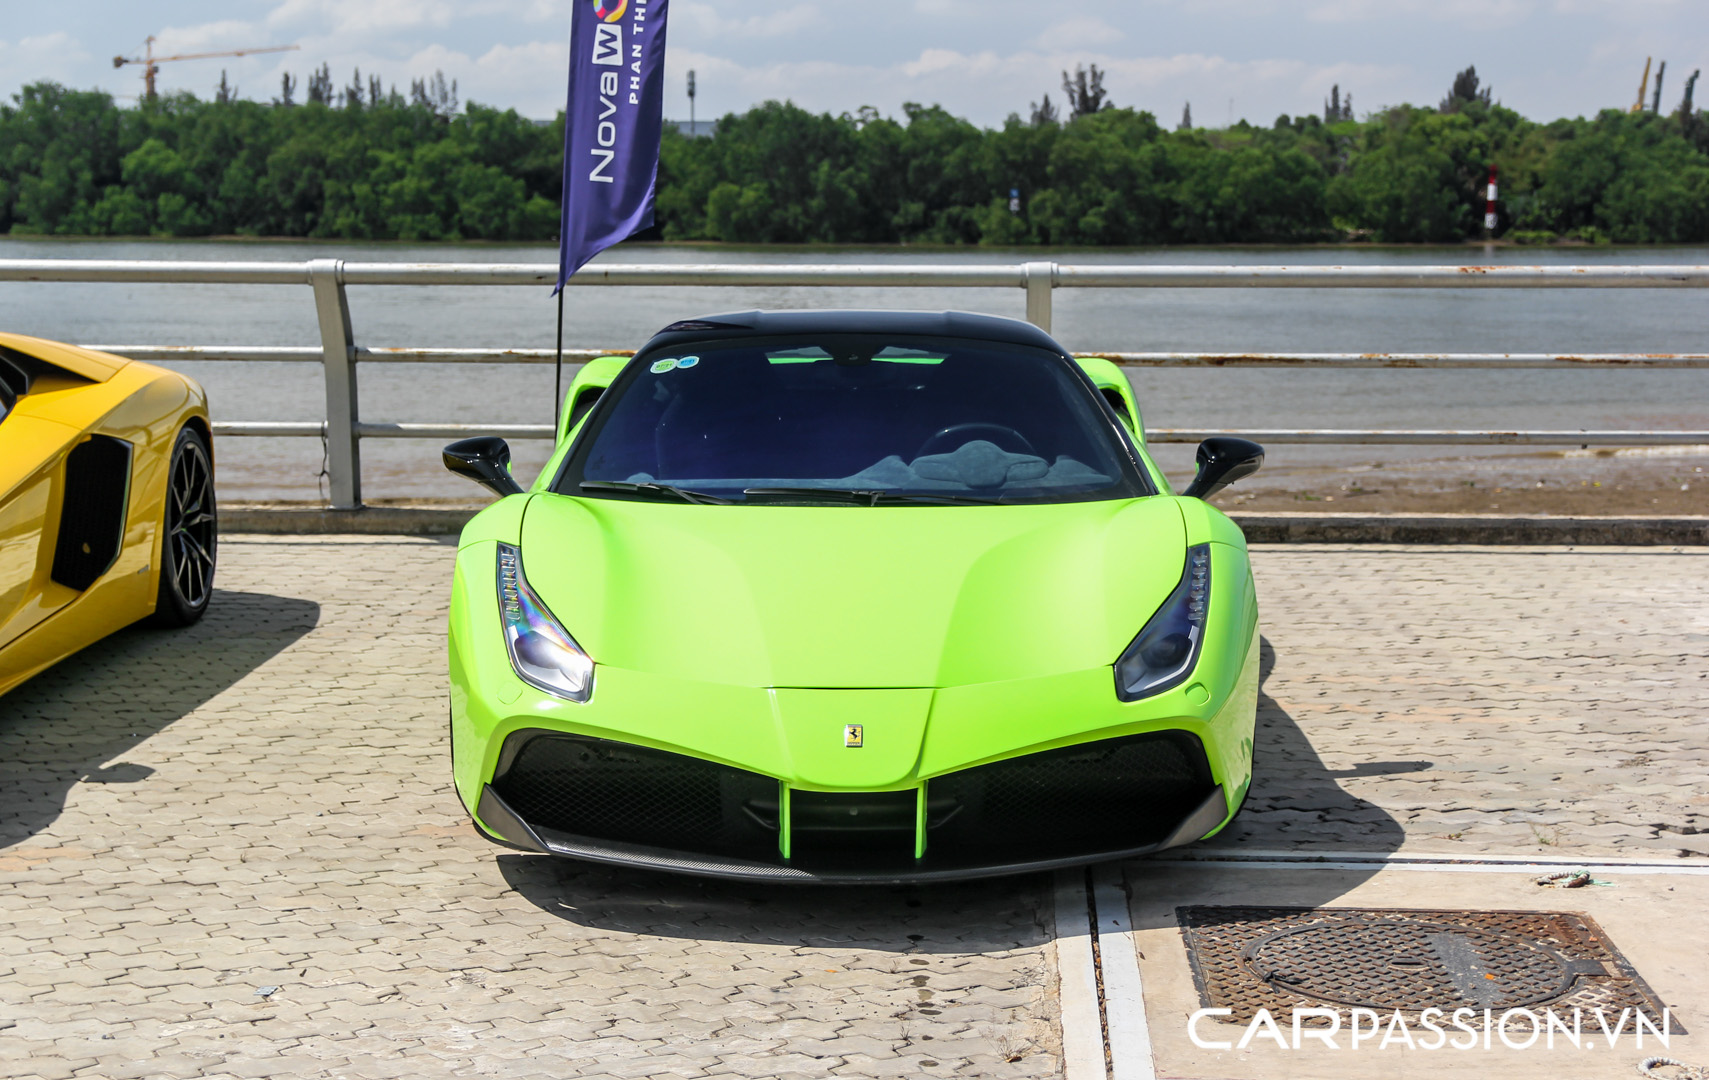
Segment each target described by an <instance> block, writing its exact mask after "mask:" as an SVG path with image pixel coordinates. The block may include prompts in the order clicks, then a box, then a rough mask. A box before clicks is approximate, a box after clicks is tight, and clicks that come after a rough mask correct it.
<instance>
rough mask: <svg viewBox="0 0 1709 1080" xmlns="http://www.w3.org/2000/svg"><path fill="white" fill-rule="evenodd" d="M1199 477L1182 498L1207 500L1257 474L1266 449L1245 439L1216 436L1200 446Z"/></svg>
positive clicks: (1183, 493) (1262, 462)
mask: <svg viewBox="0 0 1709 1080" xmlns="http://www.w3.org/2000/svg"><path fill="white" fill-rule="evenodd" d="M1198 459H1199V474H1198V475H1197V476H1195V477H1193V482H1192V483H1190V484H1188V485H1187V490H1185V491H1183V492H1181V494H1182V495H1185V496H1187V497H1188V498H1192V499H1208V498H1210V497H1211V496H1212V495H1215V494H1216V493H1217V492H1219V491H1221V490H1222V489H1223V488H1225V487H1227V486H1228V485H1230V484H1232V483H1234V482H1235V481H1236V480H1241V479H1244V478H1246V477H1248V476H1251V475H1252V474H1253V473H1255V472H1257V471H1258V467H1259V466H1261V465H1263V464H1264V448H1263V447H1262V446H1259V445H1258V444H1257V443H1255V442H1250V441H1248V440H1246V439H1236V438H1234V437H1233V436H1230V435H1213V436H1211V437H1210V438H1208V439H1206V440H1205V441H1204V442H1202V443H1200V444H1199V453H1198Z"/></svg>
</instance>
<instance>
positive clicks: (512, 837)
mask: <svg viewBox="0 0 1709 1080" xmlns="http://www.w3.org/2000/svg"><path fill="white" fill-rule="evenodd" d="M478 813H479V815H480V819H481V820H482V821H483V822H485V823H486V826H487V829H488V830H489V831H490V835H492V837H493V839H495V840H499V841H502V842H503V843H505V844H508V845H510V846H513V847H518V848H522V849H525V850H528V851H536V852H540V853H542V854H548V855H563V856H566V857H569V858H573V859H583V860H586V861H588V862H595V863H604V864H607V865H610V866H628V867H634V868H636V869H642V870H659V871H665V872H668V873H674V874H689V875H692V876H696V877H710V878H722V879H726V880H734V881H767V882H778V883H785V884H794V885H850V884H864V885H891V884H905V883H925V882H939V881H965V880H968V879H971V878H990V877H1004V876H1008V875H1013V874H1030V873H1036V872H1038V871H1042V870H1057V869H1061V868H1063V867H1069V866H1085V865H1088V864H1090V863H1100V862H1108V861H1110V860H1112V859H1126V858H1131V857H1134V856H1138V855H1150V854H1153V853H1154V852H1158V851H1162V850H1164V849H1165V848H1172V847H1179V846H1181V845H1183V844H1190V843H1192V842H1193V841H1195V840H1198V839H1201V838H1202V837H1204V836H1205V835H1207V834H1208V833H1210V832H1211V830H1213V829H1215V828H1216V827H1217V826H1218V825H1220V824H1222V822H1223V819H1224V818H1226V817H1227V816H1228V801H1227V799H1226V798H1225V797H1224V795H1223V790H1222V788H1221V787H1220V786H1218V787H1216V788H1214V789H1213V790H1212V791H1211V793H1210V794H1209V795H1208V796H1206V798H1205V800H1204V801H1203V802H1201V803H1200V804H1199V806H1198V807H1197V808H1196V809H1194V810H1193V811H1192V812H1191V813H1190V814H1188V815H1187V816H1186V817H1185V818H1183V819H1182V820H1181V823H1180V824H1179V825H1177V826H1176V827H1175V829H1174V831H1173V832H1171V833H1170V834H1169V836H1168V837H1167V838H1166V839H1164V840H1163V841H1161V842H1157V843H1150V844H1143V845H1140V846H1138V847H1117V848H1113V849H1110V850H1107V851H1095V852H1077V853H1075V854H1072V855H1064V856H1057V857H1047V858H1034V859H1026V860H1018V861H1013V862H1005V861H996V862H977V863H974V862H969V863H954V864H937V865H934V864H933V863H932V861H931V860H930V859H929V858H927V859H918V860H916V859H906V860H894V859H890V860H862V861H860V862H858V863H852V864H850V865H848V866H841V865H839V866H835V867H829V866H827V867H819V866H814V867H806V866H797V865H792V864H791V863H786V862H784V861H783V860H782V859H779V860H778V861H777V862H757V861H746V860H741V859H732V858H725V857H723V856H718V855H706V854H698V853H694V852H687V851H672V850H670V849H668V848H658V847H647V846H643V845H639V844H625V843H618V842H615V841H610V840H598V839H594V838H592V837H586V836H572V835H570V834H568V833H562V832H557V831H555V830H553V829H545V828H539V827H536V826H533V825H530V824H529V823H528V822H526V821H524V820H522V818H521V817H520V816H518V815H517V813H516V812H515V811H514V810H512V809H511V808H510V806H509V805H507V804H506V803H505V801H504V799H503V798H501V797H500V796H499V794H498V792H496V791H494V790H493V789H492V786H491V785H490V784H489V785H486V786H485V787H483V788H482V790H481V801H480V806H479V808H478Z"/></svg>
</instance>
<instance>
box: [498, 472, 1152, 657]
mask: <svg viewBox="0 0 1709 1080" xmlns="http://www.w3.org/2000/svg"><path fill="white" fill-rule="evenodd" d="M1176 504H1177V500H1176V499H1175V498H1173V497H1171V496H1153V497H1149V498H1144V499H1135V500H1123V501H1105V502H1077V503H1058V504H1051V505H1035V506H1027V505H1021V506H991V507H980V506H899V507H863V506H847V507H843V506H837V507H811V506H702V505H690V504H686V503H684V504H676V503H655V502H640V501H633V500H618V499H580V498H572V497H568V496H561V495H539V496H536V497H535V498H533V499H531V500H530V501H529V503H528V506H527V510H526V512H525V514H524V517H523V522H522V531H521V547H522V560H523V569H524V573H525V574H526V576H527V578H528V580H529V582H530V584H531V585H532V586H533V588H534V590H535V591H536V593H538V594H539V596H540V597H541V599H543V600H544V601H545V603H546V605H547V607H549V608H550V609H551V610H552V612H553V613H554V614H555V615H556V616H557V618H558V620H559V622H561V623H562V624H563V625H564V627H565V629H567V630H568V631H569V632H570V634H571V635H572V636H574V637H575V638H576V640H577V641H578V642H579V643H580V644H581V646H582V647H583V648H584V649H586V650H587V652H588V653H589V655H591V656H592V657H593V658H594V661H595V662H596V663H598V664H601V665H606V666H609V667H614V668H624V669H628V670H631V671H637V672H647V673H650V674H655V675H662V676H668V677H671V678H681V679H687V680H696V681H703V682H713V683H724V684H729V685H737V686H753V687H802V688H827V689H829V688H839V689H842V688H864V689H880V688H905V687H913V688H919V687H945V686H956V685H966V684H972V683H989V682H1001V681H1004V680H1011V679H1025V678H1035V677H1038V676H1042V675H1049V674H1054V673H1059V672H1068V671H1082V670H1086V669H1089V668H1093V667H1097V666H1100V665H1107V664H1110V663H1113V662H1114V661H1115V660H1116V658H1117V657H1118V656H1119V655H1120V653H1121V651H1122V650H1123V649H1124V648H1125V647H1126V646H1127V644H1128V643H1129V642H1130V641H1131V640H1132V639H1133V637H1134V635H1135V634H1136V633H1138V632H1139V630H1140V628H1141V627H1142V626H1143V625H1144V623H1145V621H1146V619H1148V618H1149V617H1150V616H1151V614H1152V613H1153V612H1155V611H1156V610H1157V608H1158V606H1159V605H1160V604H1161V603H1162V602H1163V600H1164V599H1165V598H1166V597H1167V596H1168V595H1169V592H1170V590H1172V589H1173V588H1174V587H1175V585H1176V584H1177V583H1178V582H1179V581H1180V578H1181V572H1182V566H1183V562H1184V558H1185V549H1184V543H1185V531H1184V525H1183V522H1182V516H1181V512H1180V510H1179V508H1178V507H1177V505H1176Z"/></svg>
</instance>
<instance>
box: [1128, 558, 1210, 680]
mask: <svg viewBox="0 0 1709 1080" xmlns="http://www.w3.org/2000/svg"><path fill="white" fill-rule="evenodd" d="M1210 596H1211V546H1210V545H1209V544H1196V545H1194V546H1193V547H1190V548H1188V549H1187V568H1186V571H1185V572H1184V573H1182V575H1181V584H1179V585H1177V586H1175V591H1174V592H1172V593H1170V594H1169V599H1167V600H1165V601H1163V606H1162V607H1160V608H1158V609H1157V614H1155V615H1153V616H1152V617H1151V621H1150V622H1148V623H1146V624H1145V629H1144V630H1141V631H1140V632H1139V636H1138V637H1136V638H1134V639H1133V644H1131V645H1129V646H1128V647H1127V651H1126V652H1124V653H1122V657H1121V659H1120V660H1117V661H1116V696H1117V697H1119V698H1121V699H1122V700H1123V701H1134V700H1136V699H1138V698H1142V697H1149V696H1151V695H1152V694H1157V693H1161V692H1163V691H1164V690H1168V689H1169V688H1170V687H1173V686H1179V685H1180V684H1181V683H1182V682H1183V681H1184V680H1185V679H1186V678H1187V676H1188V675H1189V674H1191V672H1192V670H1193V665H1194V664H1195V663H1197V662H1198V659H1199V649H1200V648H1201V647H1203V645H1204V643H1205V605H1206V604H1207V603H1209V602H1210Z"/></svg>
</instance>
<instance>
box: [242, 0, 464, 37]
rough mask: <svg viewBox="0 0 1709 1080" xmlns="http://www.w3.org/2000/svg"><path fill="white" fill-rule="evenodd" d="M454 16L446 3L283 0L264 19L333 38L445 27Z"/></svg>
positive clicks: (424, 0)
mask: <svg viewBox="0 0 1709 1080" xmlns="http://www.w3.org/2000/svg"><path fill="white" fill-rule="evenodd" d="M455 14H456V8H455V7H454V5H452V4H451V3H449V2H448V0H285V2H284V3H282V4H280V5H279V6H278V7H276V8H274V9H273V10H272V11H271V12H269V13H268V15H267V23H268V25H270V26H276V27H291V26H310V27H313V28H314V29H316V30H320V31H322V32H323V33H324V32H330V33H331V34H333V35H341V34H366V33H368V32H370V31H376V30H408V29H415V28H424V27H439V26H445V25H447V24H449V23H450V22H451V19H452V17H453V16H454V15H455Z"/></svg>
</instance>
